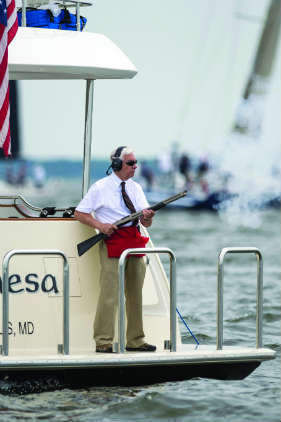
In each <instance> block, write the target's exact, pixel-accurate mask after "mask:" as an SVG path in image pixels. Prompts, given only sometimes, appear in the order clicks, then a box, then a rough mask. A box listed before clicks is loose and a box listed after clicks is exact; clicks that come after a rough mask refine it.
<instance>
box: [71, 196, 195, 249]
mask: <svg viewBox="0 0 281 422" xmlns="http://www.w3.org/2000/svg"><path fill="white" fill-rule="evenodd" d="M186 193H187V191H183V192H181V193H178V194H177V195H173V196H171V197H169V198H167V199H165V200H164V201H161V202H158V203H157V204H155V205H152V207H148V208H147V209H148V210H153V211H158V210H160V209H161V208H163V207H165V206H166V205H167V204H169V203H170V202H174V201H177V200H178V199H180V198H183V197H184V196H185V195H186ZM141 215H142V211H139V212H135V213H133V214H130V215H128V216H127V217H124V218H122V219H121V220H118V221H116V222H115V223H113V224H115V226H117V227H121V226H123V225H124V224H127V223H130V222H131V221H134V220H137V219H138V218H139V217H140V216H141ZM106 238H107V235H106V234H104V233H99V234H96V235H94V236H92V237H89V239H86V240H84V241H83V242H80V243H78V245H77V251H78V255H79V256H82V255H83V254H84V253H85V252H87V250H88V249H90V248H91V247H92V246H94V245H95V244H96V243H98V242H99V241H100V240H102V239H106Z"/></svg>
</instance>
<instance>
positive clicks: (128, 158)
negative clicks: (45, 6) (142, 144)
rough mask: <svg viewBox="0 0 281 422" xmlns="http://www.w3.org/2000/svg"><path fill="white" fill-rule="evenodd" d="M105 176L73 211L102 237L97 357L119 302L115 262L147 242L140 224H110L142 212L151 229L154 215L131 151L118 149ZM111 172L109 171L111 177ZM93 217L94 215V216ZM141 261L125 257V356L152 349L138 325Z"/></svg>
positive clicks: (107, 342)
mask: <svg viewBox="0 0 281 422" xmlns="http://www.w3.org/2000/svg"><path fill="white" fill-rule="evenodd" d="M110 159H111V165H110V167H109V168H108V170H107V172H106V173H107V177H104V178H103V179H100V180H98V181H97V182H96V183H94V184H93V185H92V186H91V187H90V189H89V191H88V193H87V194H86V195H85V197H84V198H83V199H82V201H81V202H80V203H79V205H78V206H77V208H76V211H75V214H74V215H75V217H76V218H77V219H78V220H79V221H80V222H81V223H84V224H87V225H88V226H90V227H93V228H95V229H98V230H99V231H100V232H102V233H104V234H106V235H107V236H108V239H106V240H105V241H101V242H100V244H99V246H100V263H101V273H100V288H101V290H100V296H99V300H98V306H97V311H96V316H95V322H94V339H95V341H96V352H101V353H111V352H112V342H113V338H114V327H115V317H116V310H117V303H118V261H119V257H120V255H121V253H122V252H123V250H125V249H128V248H135V247H144V246H145V244H146V243H147V241H148V238H147V237H144V236H142V235H141V234H140V231H139V227H138V222H136V224H135V223H133V224H132V223H129V224H127V225H126V226H124V227H122V228H119V229H118V228H117V227H116V226H115V225H114V224H113V223H114V222H115V221H117V220H119V219H121V218H123V217H125V216H127V215H128V214H129V213H130V212H131V213H133V212H138V211H141V210H143V212H142V216H141V218H140V222H141V224H142V225H143V226H145V227H149V226H151V224H152V219H153V216H154V211H153V210H147V209H145V208H147V207H148V206H149V204H148V202H147V200H146V198H145V195H144V193H143V190H142V188H141V186H140V185H139V184H138V183H136V182H134V181H133V180H132V177H133V176H134V174H135V171H136V169H137V160H136V158H135V155H134V153H133V150H132V149H131V148H129V147H125V146H122V147H118V148H117V149H116V150H114V151H113V152H112V154H111V156H110ZM110 168H112V170H113V172H112V173H111V174H109V170H110ZM92 212H94V213H95V217H93V215H92ZM145 270H146V267H145V263H144V260H143V259H142V257H140V256H138V255H135V256H134V255H133V256H130V257H128V259H127V262H126V270H125V295H126V313H127V346H126V349H127V350H128V351H141V352H153V351H155V350H156V347H155V346H153V345H150V344H148V343H146V342H145V335H144V332H143V320H142V287H143V282H144V277H145Z"/></svg>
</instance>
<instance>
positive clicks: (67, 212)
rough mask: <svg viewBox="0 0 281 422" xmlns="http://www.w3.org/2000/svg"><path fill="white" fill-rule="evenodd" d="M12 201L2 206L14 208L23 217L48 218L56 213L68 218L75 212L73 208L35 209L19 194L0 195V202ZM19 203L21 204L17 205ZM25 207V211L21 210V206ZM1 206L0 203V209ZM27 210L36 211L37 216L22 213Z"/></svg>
mask: <svg viewBox="0 0 281 422" xmlns="http://www.w3.org/2000/svg"><path fill="white" fill-rule="evenodd" d="M2 200H3V201H12V202H10V203H8V204H6V203H5V204H4V206H9V205H10V206H13V207H15V208H17V209H18V210H19V211H20V212H21V214H22V215H23V216H25V217H29V218H31V217H36V216H38V217H43V218H46V217H49V216H51V215H55V214H57V213H63V217H64V218H69V217H72V216H73V214H74V211H75V207H67V208H65V207H64V208H56V207H44V208H40V207H36V206H35V205H32V204H30V203H29V202H28V201H27V200H26V199H25V198H24V197H23V196H22V195H20V194H16V195H0V201H2ZM19 202H21V203H22V204H21V203H19ZM22 205H23V206H25V207H26V209H25V210H24V209H21V208H20V207H21V206H22ZM1 206H2V203H1V202H0V207H1ZM27 210H31V211H36V212H37V213H38V214H36V213H35V214H27V213H26V212H24V211H27Z"/></svg>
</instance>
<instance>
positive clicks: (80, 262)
mask: <svg viewBox="0 0 281 422" xmlns="http://www.w3.org/2000/svg"><path fill="white" fill-rule="evenodd" d="M89 50H91V53H92V54H90V55H89V53H88V52H89ZM73 51H75V54H73ZM54 52H57V54H54ZM136 74H137V69H136V68H135V66H134V64H133V63H132V62H131V60H130V59H129V58H128V57H127V56H126V55H125V54H124V53H123V52H122V51H121V50H120V49H119V47H117V46H116V45H115V44H114V43H113V42H112V41H111V40H109V39H108V38H107V37H106V36H105V35H103V34H95V33H89V32H78V31H72V32H70V31H64V30H57V29H42V28H29V27H19V29H18V32H17V35H16V36H15V38H14V40H13V42H12V43H11V44H10V47H9V75H10V79H11V80H23V79H29V80H40V81H42V80H43V79H47V80H57V79H58V80H85V81H86V82H85V91H86V102H85V133H84V156H83V180H82V187H81V191H82V192H81V193H82V195H84V194H85V193H86V192H87V190H88V188H89V185H90V163H91V141H92V110H93V91H94V83H99V80H104V79H131V78H133V77H134V76H135V75H136ZM58 95H59V93H58ZM73 212H74V209H73V208H71V207H70V208H55V207H45V208H40V207H38V206H36V204H35V205H34V204H31V203H30V202H28V201H27V200H26V199H25V198H24V197H23V196H22V195H21V194H20V192H19V193H18V194H13V195H7V194H5V195H3V194H1V193H0V232H1V239H2V241H1V243H0V256H1V262H2V276H1V283H0V287H1V294H2V304H1V306H2V321H1V326H2V330H1V333H2V345H1V348H0V349H1V350H0V351H1V354H0V381H1V382H0V391H1V392H2V393H3V394H4V393H11V392H21V393H28V392H37V391H42V390H46V389H48V390H52V389H58V388H63V387H69V388H75V387H83V386H94V385H140V384H152V383H159V382H166V381H179V380H187V379H190V378H193V377H205V378H215V379H220V380H234V379H235V380H239V379H243V378H245V377H247V376H248V375H249V374H250V373H251V372H252V371H254V370H255V369H256V368H257V367H258V366H259V365H260V364H261V363H262V362H264V361H267V360H271V359H274V358H275V352H274V351H273V350H271V349H270V348H266V347H263V344H262V263H263V259H262V253H261V251H259V250H258V249H256V248H253V247H249V248H237V247H236V248H232V247H226V248H224V249H223V250H222V251H221V253H220V256H219V262H218V296H217V341H216V344H210V345H205V344H204V345H201V344H199V342H198V341H195V343H194V344H183V343H182V341H181V336H180V329H179V321H178V319H177V315H178V309H177V305H176V295H177V285H176V257H175V254H174V253H173V251H172V250H171V249H169V248H168V247H165V248H158V247H155V245H154V244H153V242H152V240H150V241H149V244H148V247H147V248H146V249H145V254H146V257H145V258H142V259H146V263H147V272H146V278H145V283H144V289H143V317H144V327H145V332H146V337H147V339H148V341H149V342H151V343H153V344H155V345H156V346H157V351H156V352H151V353H150V352H147V353H139V352H128V351H126V350H125V338H124V336H125V334H124V332H125V315H124V263H125V260H126V257H127V255H128V254H138V253H143V252H144V250H143V249H127V250H126V251H124V252H123V254H122V255H121V257H120V260H119V270H120V271H119V292H120V294H119V311H118V317H117V320H116V337H115V339H114V344H113V351H114V353H112V354H106V353H105V354H103V353H96V352H95V344H94V340H93V328H92V325H93V316H94V313H95V309H96V305H97V297H98V292H99V286H98V279H99V271H100V268H99V257H98V248H97V247H93V248H91V249H90V250H89V251H88V252H86V253H85V254H84V255H83V256H81V257H80V256H79V255H78V252H77V244H78V243H80V242H82V241H83V240H85V239H87V238H89V237H91V236H92V235H93V230H92V229H90V228H89V227H87V226H85V225H82V224H81V223H80V222H79V221H77V220H76V219H75V218H74V216H73ZM142 231H143V233H144V234H147V231H146V230H145V229H144V228H142ZM228 253H236V254H237V253H249V254H251V255H254V256H256V258H257V261H258V273H257V329H256V345H249V347H236V346H225V345H224V344H223V264H224V257H225V255H226V254H228ZM163 254H166V255H168V256H169V258H170V272H169V276H167V274H166V272H165V270H164V267H163V265H162V262H161V259H160V257H161V256H162V255H163ZM194 338H195V339H196V337H195V336H194ZM50 379H53V380H55V381H48V380H50ZM38 380H39V381H40V380H43V382H42V383H40V382H38ZM9 382H10V384H9V386H8V387H7V383H9ZM3 385H4V386H5V387H3ZM19 385H20V387H19ZM2 387H3V388H2Z"/></svg>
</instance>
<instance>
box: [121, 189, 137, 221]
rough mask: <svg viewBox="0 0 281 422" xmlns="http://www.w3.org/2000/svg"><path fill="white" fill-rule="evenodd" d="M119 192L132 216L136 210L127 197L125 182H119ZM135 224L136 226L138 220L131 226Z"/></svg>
mask: <svg viewBox="0 0 281 422" xmlns="http://www.w3.org/2000/svg"><path fill="white" fill-rule="evenodd" d="M121 192H122V197H123V199H124V202H125V205H126V207H127V208H128V209H129V210H130V211H131V214H133V213H134V212H136V209H135V207H134V204H133V203H132V201H131V199H130V197H129V195H128V194H127V192H126V190H125V182H121ZM137 224H138V220H136V221H134V222H133V226H135V225H137Z"/></svg>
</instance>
